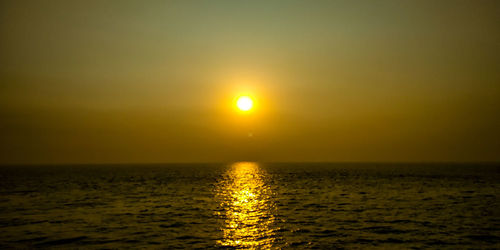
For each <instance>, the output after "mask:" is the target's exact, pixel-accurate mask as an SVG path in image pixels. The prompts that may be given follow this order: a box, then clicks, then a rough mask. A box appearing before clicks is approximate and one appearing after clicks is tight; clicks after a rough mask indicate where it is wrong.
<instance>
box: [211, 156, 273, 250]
mask: <svg viewBox="0 0 500 250" xmlns="http://www.w3.org/2000/svg"><path fill="white" fill-rule="evenodd" d="M265 177H266V174H265V171H263V170H262V169H261V168H260V167H259V165H258V164H257V163H253V162H238V163H234V164H232V165H231V166H230V168H229V170H228V171H227V172H226V173H225V178H224V179H223V181H222V182H220V183H219V184H220V185H219V187H218V190H217V192H218V193H217V195H218V196H219V199H220V202H221V204H220V206H221V209H220V211H222V212H221V214H220V216H221V217H222V218H224V223H223V225H222V232H223V238H222V240H219V241H218V242H217V243H218V244H219V245H221V246H230V247H244V248H259V249H262V248H271V246H272V243H273V242H274V240H275V238H274V231H273V228H272V224H273V223H274V220H275V218H274V215H273V209H274V206H273V204H272V202H271V200H270V198H271V195H272V192H271V189H270V188H269V186H268V185H267V184H266V180H265Z"/></svg>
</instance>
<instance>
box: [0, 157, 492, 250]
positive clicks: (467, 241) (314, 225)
mask: <svg viewBox="0 0 500 250" xmlns="http://www.w3.org/2000/svg"><path fill="white" fill-rule="evenodd" d="M499 193H500V165H499V164H493V163H491V164H487V163H484V164H458V163H425V164H421V163H257V162H235V163H220V164H219V163H217V164H215V163H207V164H201V163H200V164H135V165H54V166H49V165H47V166H19V165H17V166H0V249H31V248H50V249H214V248H230V249H231V248H243V249H288V248H296V249H500V202H499Z"/></svg>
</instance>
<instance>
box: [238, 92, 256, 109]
mask: <svg viewBox="0 0 500 250" xmlns="http://www.w3.org/2000/svg"><path fill="white" fill-rule="evenodd" d="M236 106H238V108H239V109H240V110H242V111H248V110H250V109H251V108H252V106H253V101H252V99H251V98H250V97H248V96H242V97H240V98H238V101H236Z"/></svg>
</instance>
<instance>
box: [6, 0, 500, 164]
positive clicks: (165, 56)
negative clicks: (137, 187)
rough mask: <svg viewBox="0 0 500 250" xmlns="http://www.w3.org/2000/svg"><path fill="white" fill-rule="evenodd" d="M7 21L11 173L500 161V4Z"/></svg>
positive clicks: (36, 10) (145, 5) (173, 8)
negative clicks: (167, 165) (239, 102)
mask: <svg viewBox="0 0 500 250" xmlns="http://www.w3.org/2000/svg"><path fill="white" fill-rule="evenodd" d="M0 18H1V19H0V20H1V21H0V65H1V67H0V164H11V163H135V162H144V163H148V162H205V161H211V162H213V161H236V160H255V161H499V160H500V153H499V152H500V32H498V27H499V23H500V4H499V2H498V1H478V0H471V1H459V0H457V1H400V0H397V1H49V0H47V1H2V2H1V3H0ZM242 94H247V95H250V96H251V97H252V98H254V100H255V107H254V108H253V109H252V110H251V112H248V113H241V112H238V111H237V110H236V109H235V107H234V98H235V97H237V96H239V95H242Z"/></svg>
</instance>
